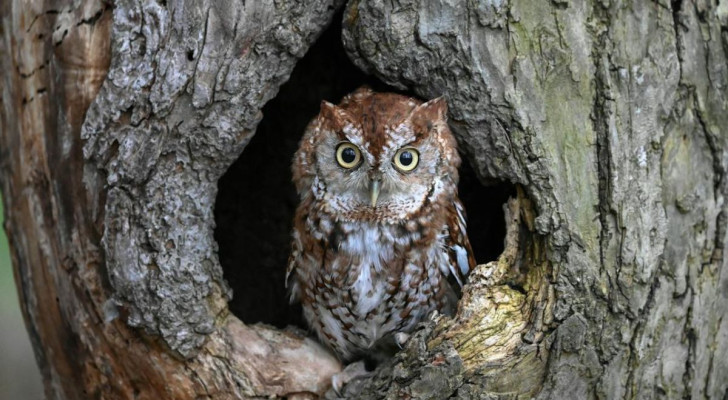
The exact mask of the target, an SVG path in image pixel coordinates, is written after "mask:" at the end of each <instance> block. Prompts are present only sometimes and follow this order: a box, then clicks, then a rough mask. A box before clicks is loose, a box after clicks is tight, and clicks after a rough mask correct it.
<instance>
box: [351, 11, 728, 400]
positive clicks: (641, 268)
mask: <svg viewBox="0 0 728 400" xmlns="http://www.w3.org/2000/svg"><path fill="white" fill-rule="evenodd" d="M344 25H345V26H344V43H345V45H346V47H347V49H348V50H349V52H350V55H351V56H352V59H353V60H354V62H355V63H356V64H357V65H358V66H360V67H361V68H363V69H365V70H367V71H371V72H373V73H375V74H376V75H377V76H379V77H380V78H381V79H383V80H384V81H385V82H388V83H389V84H392V85H394V86H397V87H401V88H405V87H406V88H411V89H413V90H414V91H415V92H416V93H417V94H419V95H421V96H423V97H433V96H437V95H441V94H445V95H447V96H448V98H449V100H450V101H449V103H450V112H451V117H452V121H451V123H452V126H453V128H454V129H455V132H456V134H457V135H458V139H459V140H460V141H461V143H462V144H463V148H464V150H465V152H466V153H467V154H468V156H469V157H470V158H471V160H472V161H473V163H474V165H475V166H476V170H477V171H478V172H480V174H481V177H482V178H483V179H488V178H498V179H508V180H512V181H515V182H518V183H520V184H522V185H524V187H525V188H526V189H527V192H528V194H529V196H530V197H531V198H532V199H533V200H534V201H535V208H536V210H537V212H538V216H537V217H536V218H535V221H534V226H535V229H536V231H537V232H538V233H539V234H540V235H544V237H545V241H546V249H547V250H546V253H547V257H548V260H549V261H550V262H551V263H552V265H553V269H554V273H553V280H554V282H553V283H554V288H555V291H556V298H557V300H556V304H555V306H554V310H553V316H554V318H555V322H556V323H555V324H554V327H555V331H554V332H553V333H552V334H551V335H549V336H548V337H547V338H548V339H549V340H550V341H552V342H553V345H551V346H550V350H551V352H550V356H549V362H548V364H546V365H544V364H542V363H541V362H540V360H533V361H527V362H529V363H530V364H531V368H530V369H538V368H543V367H547V368H545V369H544V370H543V382H542V383H541V387H540V388H539V390H537V393H539V394H538V397H539V398H564V397H570V398H589V397H595V396H596V397H606V398H622V397H637V398H650V397H658V396H662V395H666V396H668V397H671V398H680V397H690V396H692V397H693V398H702V397H705V396H710V397H713V398H722V397H724V396H725V395H726V393H727V390H728V381H727V380H726V377H727V376H728V375H727V374H728V369H727V368H726V367H727V366H726V360H728V353H727V352H728V348H727V347H726V344H728V343H726V341H727V340H728V326H727V325H726V320H727V319H726V318H724V317H725V316H726V313H728V298H726V295H725V294H726V288H728V269H727V267H726V260H725V257H724V255H723V248H724V247H725V244H726V230H725V225H726V204H725V202H724V195H725V193H726V180H725V178H724V174H725V170H726V166H727V163H728V155H727V154H726V130H727V129H728V94H727V91H726V89H727V88H726V85H727V84H728V70H727V69H726V68H727V65H728V64H727V61H728V59H727V57H726V51H727V50H728V35H727V34H726V28H727V27H728V8H727V7H726V4H725V3H723V4H720V5H719V4H718V2H711V1H695V2H688V1H685V2H681V1H673V2H632V3H623V2H582V1H553V2H550V3H549V2H530V1H510V2H499V1H493V2H467V3H460V2H449V1H437V0H436V1H416V0H415V1H393V2H378V1H370V2H367V1H352V2H350V3H349V5H348V7H347V11H346V13H345V22H344ZM470 333H471V335H477V333H476V332H470ZM483 337H484V340H487V338H489V337H490V333H487V332H485V333H483ZM523 339H524V340H525V339H526V337H524V338H523ZM430 340H431V339H430ZM453 346H454V348H455V350H456V351H457V352H458V353H459V354H461V356H462V354H463V353H464V352H465V353H467V352H468V350H467V349H465V348H463V347H462V345H458V342H457V341H453ZM433 351H434V350H433ZM482 351H483V352H484V353H485V354H488V353H489V352H490V351H491V350H490V349H488V348H486V349H483V350H482ZM418 357H419V359H421V358H422V357H423V355H421V354H420V355H419V356H418ZM408 365H409V364H407V363H405V368H407V367H408ZM491 373H493V372H492V371H491V370H490V368H488V366H485V367H484V368H483V369H482V370H480V371H476V372H475V373H474V374H470V375H468V374H464V376H465V377H468V378H466V379H478V381H479V382H480V383H481V384H482V388H483V389H485V391H486V394H481V396H487V394H488V393H490V394H493V395H497V394H503V395H505V394H508V395H517V394H519V393H520V394H524V395H528V393H527V391H526V390H524V389H530V388H527V387H523V385H522V383H521V382H520V381H519V380H518V378H517V377H515V379H514V380H513V381H512V382H510V384H509V385H505V386H503V385H500V384H494V382H493V381H492V380H491V379H490V376H489V374H491ZM496 373H497V372H496ZM528 373H529V374H532V373H533V371H528ZM450 375H451V376H452V377H453V378H449V379H455V377H457V376H459V375H463V374H462V372H461V371H459V370H453V371H451V372H450ZM443 379H444V378H443ZM415 381H416V380H415ZM397 386H398V384H397V383H396V379H393V380H391V381H390V383H389V384H381V385H380V386H379V387H378V388H377V389H376V390H377V392H378V393H380V394H381V395H384V394H387V393H388V394H390V395H391V394H392V393H393V392H394V391H395V390H401V389H396V387H397ZM451 393H452V394H456V395H458V396H464V395H463V392H462V390H453V391H451ZM374 397H376V396H374Z"/></svg>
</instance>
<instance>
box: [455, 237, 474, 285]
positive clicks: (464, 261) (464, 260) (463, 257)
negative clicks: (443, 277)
mask: <svg viewBox="0 0 728 400" xmlns="http://www.w3.org/2000/svg"><path fill="white" fill-rule="evenodd" d="M452 249H453V250H454V251H455V258H456V259H457V263H458V269H460V272H461V273H462V275H463V276H466V275H467V274H468V271H470V264H469V263H468V252H467V251H466V250H465V249H464V248H463V246H460V245H455V246H452ZM454 267H455V266H454V265H452V264H450V270H451V272H452V274H453V275H454V276H455V279H456V280H457V281H458V284H459V285H460V287H462V286H463V281H462V280H461V279H460V275H461V274H458V273H457V271H455V270H454Z"/></svg>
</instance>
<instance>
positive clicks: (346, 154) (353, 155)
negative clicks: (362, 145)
mask: <svg viewBox="0 0 728 400" xmlns="http://www.w3.org/2000/svg"><path fill="white" fill-rule="evenodd" d="M336 161H337V162H338V163H339V165H341V166H342V167H344V168H346V169H349V168H354V167H356V166H357V165H359V162H360V161H361V153H360V152H359V149H358V148H357V147H356V146H354V145H353V144H351V143H342V144H340V145H339V147H337V148H336Z"/></svg>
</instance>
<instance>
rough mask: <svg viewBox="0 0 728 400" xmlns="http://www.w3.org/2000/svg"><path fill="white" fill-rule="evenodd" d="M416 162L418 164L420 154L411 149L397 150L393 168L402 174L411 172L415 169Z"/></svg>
mask: <svg viewBox="0 0 728 400" xmlns="http://www.w3.org/2000/svg"><path fill="white" fill-rule="evenodd" d="M418 162H420V153H418V152H417V150H415V149H413V148H411V147H407V148H404V149H399V151H398V152H397V154H395V155H394V166H395V167H397V169H398V170H400V171H402V172H410V171H412V170H413V169H415V167H417V163H418Z"/></svg>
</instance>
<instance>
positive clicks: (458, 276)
mask: <svg viewBox="0 0 728 400" xmlns="http://www.w3.org/2000/svg"><path fill="white" fill-rule="evenodd" d="M449 211H450V212H449V214H448V221H447V225H448V226H447V233H448V236H447V237H446V238H445V243H446V246H447V253H448V257H449V258H450V262H449V263H448V266H447V267H448V271H443V273H445V274H450V275H452V276H453V277H454V278H455V280H456V281H457V282H458V285H460V287H462V286H463V284H464V283H465V279H466V278H467V276H468V273H470V271H471V270H472V269H473V268H475V257H474V256H473V249H472V248H471V247H470V241H469V240H468V234H467V231H466V230H465V227H466V224H465V209H464V208H463V205H462V204H461V203H460V200H458V199H455V201H453V207H452V208H450V210H449Z"/></svg>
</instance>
